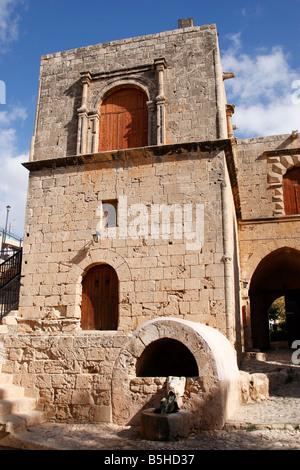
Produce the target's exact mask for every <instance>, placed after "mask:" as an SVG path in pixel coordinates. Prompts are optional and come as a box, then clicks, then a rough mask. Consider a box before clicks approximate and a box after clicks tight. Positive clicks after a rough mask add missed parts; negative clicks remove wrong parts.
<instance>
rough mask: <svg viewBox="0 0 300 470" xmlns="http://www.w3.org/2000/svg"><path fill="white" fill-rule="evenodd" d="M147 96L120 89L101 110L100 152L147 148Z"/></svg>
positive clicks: (134, 90)
mask: <svg viewBox="0 0 300 470" xmlns="http://www.w3.org/2000/svg"><path fill="white" fill-rule="evenodd" d="M146 101H147V98H146V95H145V93H144V92H143V91H142V90H140V89H138V88H133V87H132V88H121V89H119V90H117V91H115V92H114V93H112V94H111V95H109V96H108V97H107V98H106V99H105V100H104V101H103V103H102V106H101V109H100V136H99V152H104V151H107V150H119V149H127V148H134V147H145V146H147V145H148V109H147V104H146Z"/></svg>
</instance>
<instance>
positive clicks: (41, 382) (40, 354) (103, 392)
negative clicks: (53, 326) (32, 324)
mask: <svg viewBox="0 0 300 470" xmlns="http://www.w3.org/2000/svg"><path fill="white" fill-rule="evenodd" d="M127 340H128V337H127V336H126V335H124V334H119V333H113V334H109V333H105V334H101V333H100V334H99V333H97V334H96V333H94V334H93V333H90V334H86V333H85V334H78V335H64V334H61V335H57V334H56V335H55V334H31V335H29V334H28V335H20V334H19V335H11V336H10V335H0V342H2V343H3V344H4V360H3V364H2V372H3V373H10V374H13V377H14V383H15V384H16V385H20V386H22V387H24V389H25V394H26V396H30V397H34V398H36V400H37V405H38V408H39V409H41V410H43V411H45V412H46V413H47V415H48V419H49V420H55V421H57V422H85V423H87V422H89V423H97V422H110V421H111V376H112V368H113V364H114V362H115V360H116V357H117V356H118V354H119V352H120V349H121V348H122V347H123V345H124V343H125V342H126V341H127Z"/></svg>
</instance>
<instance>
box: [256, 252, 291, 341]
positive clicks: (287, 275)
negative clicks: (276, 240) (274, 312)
mask: <svg viewBox="0 0 300 470" xmlns="http://www.w3.org/2000/svg"><path fill="white" fill-rule="evenodd" d="M280 296H284V297H285V303H286V316H287V329H288V343H289V345H291V344H292V343H293V341H294V340H296V339H298V338H300V251H298V250H295V249H292V248H287V247H286V248H281V249H278V250H276V251H274V252H272V253H270V254H269V255H267V256H266V257H265V258H264V259H263V260H262V261H261V262H260V263H259V265H258V266H257V268H256V270H255V272H254V273H253V276H252V279H251V284H250V290H249V297H250V308H251V331H252V342H253V348H257V349H261V350H266V349H269V348H270V338H269V319H268V309H269V307H270V305H271V304H272V302H273V301H274V300H275V299H277V298H278V297H280Z"/></svg>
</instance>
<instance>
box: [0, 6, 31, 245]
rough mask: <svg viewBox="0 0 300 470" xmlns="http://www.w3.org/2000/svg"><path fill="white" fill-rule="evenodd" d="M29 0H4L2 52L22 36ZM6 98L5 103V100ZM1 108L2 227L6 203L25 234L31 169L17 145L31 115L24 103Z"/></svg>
mask: <svg viewBox="0 0 300 470" xmlns="http://www.w3.org/2000/svg"><path fill="white" fill-rule="evenodd" d="M20 5H26V0H0V54H1V53H2V54H3V53H5V52H7V49H8V47H9V45H10V44H11V42H13V41H16V40H17V39H18V37H19V20H20V17H19V14H18V11H19V7H20ZM3 101H4V103H3ZM2 103H3V104H5V100H2ZM2 109H3V108H1V112H0V227H1V226H2V227H3V226H4V225H5V221H6V206H7V205H9V206H11V210H10V213H9V225H11V230H12V231H13V232H15V233H16V234H17V235H20V236H22V235H23V229H24V218H25V206H26V194H27V181H28V172H27V170H26V169H25V168H24V167H23V166H22V163H23V162H24V161H28V154H25V153H24V154H23V153H21V152H19V151H18V149H17V135H18V132H17V129H18V124H19V123H20V122H21V123H22V121H24V120H25V119H26V118H27V113H26V110H25V109H24V108H23V107H21V106H10V107H8V108H4V110H2Z"/></svg>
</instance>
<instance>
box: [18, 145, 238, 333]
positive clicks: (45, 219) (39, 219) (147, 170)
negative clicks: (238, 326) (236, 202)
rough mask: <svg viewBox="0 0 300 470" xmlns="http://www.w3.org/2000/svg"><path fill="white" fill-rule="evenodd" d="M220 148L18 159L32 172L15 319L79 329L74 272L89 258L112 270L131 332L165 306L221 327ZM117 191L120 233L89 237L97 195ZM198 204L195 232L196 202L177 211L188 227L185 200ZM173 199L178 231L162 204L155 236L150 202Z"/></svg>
mask: <svg viewBox="0 0 300 470" xmlns="http://www.w3.org/2000/svg"><path fill="white" fill-rule="evenodd" d="M228 146H229V147H228ZM227 147H228V148H230V142H229V141H223V142H220V141H219V142H218V144H216V145H213V144H211V143H207V144H205V143H202V144H185V145H184V144H183V145H178V146H165V147H160V148H159V149H158V148H157V147H153V148H147V149H136V150H127V151H121V152H111V153H109V152H107V153H105V154H96V155H93V156H87V157H85V158H79V157H76V158H75V159H72V158H69V159H61V160H60V161H58V160H57V161H56V165H53V164H52V162H51V161H49V160H48V161H44V162H32V163H29V164H25V166H27V167H28V168H30V169H31V173H30V178H29V190H28V202H27V213H26V229H25V240H24V254H23V263H24V264H23V276H24V277H23V280H22V288H21V295H20V306H19V314H20V319H19V328H20V329H21V330H22V328H24V331H30V330H31V329H32V328H34V329H36V330H45V331H64V332H71V331H77V330H78V328H79V329H80V318H81V300H82V291H81V289H82V279H83V277H84V275H85V273H86V272H87V270H88V269H89V268H90V267H91V266H93V265H95V264H99V263H107V264H110V265H111V266H112V267H113V268H114V269H115V270H116V273H117V275H118V279H119V326H118V330H119V331H124V332H126V333H127V332H131V331H133V330H134V329H135V328H137V327H138V326H139V325H141V324H142V323H144V322H145V321H147V320H150V319H152V318H155V317H157V316H166V315H167V316H179V317H180V318H184V319H189V320H192V321H199V322H203V323H208V324H210V325H211V326H213V327H216V328H218V329H219V330H220V331H223V332H224V334H226V313H225V312H226V308H225V303H224V302H225V287H224V262H223V256H224V244H223V235H222V234H223V225H222V223H223V222H222V221H223V214H222V211H223V209H222V205H221V204H220V193H221V183H222V181H224V180H225V179H226V174H227V167H226V157H225V153H224V151H225V150H226V148H227ZM59 163H60V164H59ZM228 194H229V197H230V190H229V193H228ZM122 198H123V199H122ZM124 198H126V203H127V212H128V220H127V223H128V227H127V235H126V237H123V236H116V237H112V238H111V237H109V236H107V237H101V239H100V241H99V242H98V243H95V242H94V241H93V234H95V233H96V230H97V227H98V225H99V220H100V219H99V207H100V208H101V203H102V202H103V201H112V200H115V201H118V202H119V203H120V201H121V200H124ZM197 204H198V205H199V207H200V208H201V209H202V212H201V214H202V217H203V218H201V219H200V221H199V222H200V225H199V229H200V230H201V233H200V235H199V234H198V233H197V231H195V222H196V215H197V214H196V215H195V211H194V213H192V212H191V213H190V217H191V220H185V223H186V226H187V225H189V224H188V222H190V223H191V224H192V225H193V228H192V232H191V233H188V234H186V232H185V230H186V226H184V218H183V212H184V209H185V208H186V207H188V208H189V209H190V208H191V209H192V210H194V209H195V207H196V205H197ZM174 205H176V207H177V208H178V209H179V210H180V213H179V214H180V217H181V222H182V224H183V227H182V228H183V229H182V230H181V232H180V231H179V232H178V231H176V224H174V211H173V212H172V211H170V212H168V213H167V215H168V216H169V219H168V221H167V222H166V221H163V220H162V218H160V219H158V227H156V229H157V228H158V232H157V231H156V232H155V236H153V232H151V220H152V219H151V215H152V216H153V213H151V210H150V209H151V207H152V208H153V207H154V208H155V209H157V208H159V207H164V208H169V207H174ZM141 207H142V209H145V208H146V209H147V214H146V216H147V218H146V226H145V227H143V228H141V226H140V223H138V224H136V226H134V228H135V229H136V232H135V233H134V235H135V236H131V235H132V231H131V232H130V223H132V221H136V220H137V217H138V216H139V212H138V211H141ZM132 208H133V209H134V211H135V212H134V211H133V212H131V214H130V210H131V211H132ZM231 210H232V211H233V210H234V208H232V209H231ZM232 213H233V212H232ZM130 216H131V218H130ZM148 216H149V217H148ZM199 217H200V216H199ZM164 223H165V225H164ZM132 227H133V226H131V229H132ZM145 228H146V229H147V230H146V231H145ZM166 228H167V229H168V230H166ZM116 229H118V230H120V229H121V227H116ZM163 230H165V232H162V231H163ZM178 233H179V235H180V236H178ZM117 234H118V232H117ZM140 234H141V235H140ZM188 235H193V237H194V238H193V237H192V238H191V237H189V238H187V236H188ZM198 237H200V238H199V239H198ZM231 237H233V234H231ZM193 242H200V245H199V243H198V244H197V243H196V244H195V246H194V244H193ZM232 262H233V263H234V262H237V261H236V260H235V261H234V260H233V261H232ZM21 330H20V331H21Z"/></svg>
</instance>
